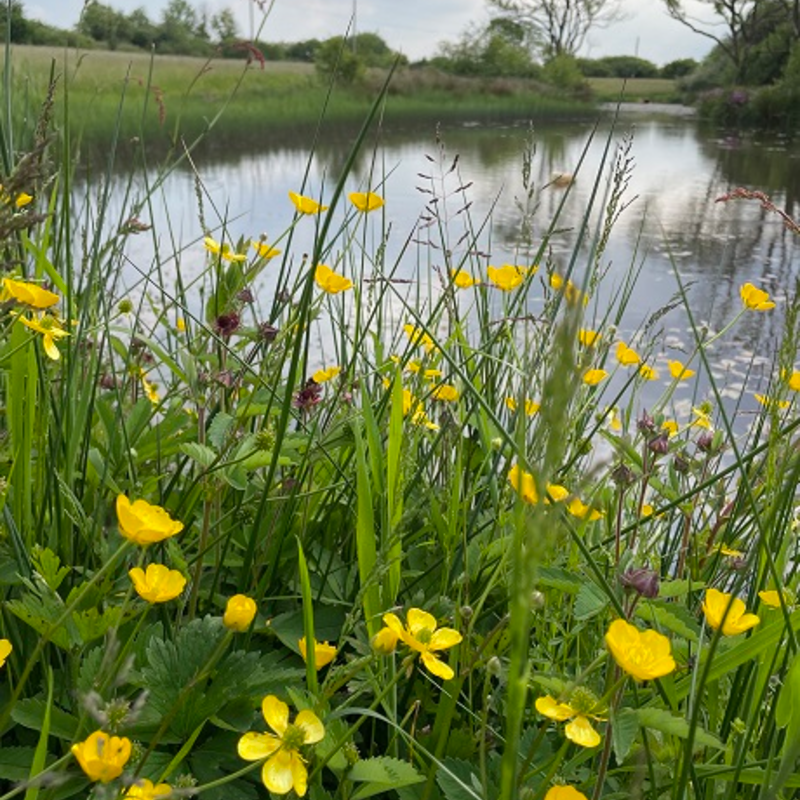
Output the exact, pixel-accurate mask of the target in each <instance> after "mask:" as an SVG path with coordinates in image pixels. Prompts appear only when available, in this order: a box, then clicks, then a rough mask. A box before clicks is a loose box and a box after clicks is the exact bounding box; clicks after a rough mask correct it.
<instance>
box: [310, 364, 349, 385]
mask: <svg viewBox="0 0 800 800" xmlns="http://www.w3.org/2000/svg"><path fill="white" fill-rule="evenodd" d="M341 371H342V368H341V367H327V368H326V369H318V370H317V371H316V372H315V373H314V374H313V375H312V376H311V377H312V379H313V380H314V383H325V382H326V381H330V380H333V379H334V378H335V377H336V376H337V375H338V374H339V373H340V372H341Z"/></svg>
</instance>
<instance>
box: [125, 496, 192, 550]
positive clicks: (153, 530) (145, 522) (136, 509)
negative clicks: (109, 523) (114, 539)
mask: <svg viewBox="0 0 800 800" xmlns="http://www.w3.org/2000/svg"><path fill="white" fill-rule="evenodd" d="M117 520H118V522H119V532H120V533H121V534H122V535H123V536H124V537H125V538H126V539H128V540H129V541H131V542H134V543H135V544H141V545H145V544H153V543H154V542H160V541H162V540H164V539H168V538H169V537H170V536H175V534H176V533H180V532H181V531H182V530H183V523H182V522H179V521H178V520H175V519H172V517H170V515H169V514H168V513H167V512H166V511H164V509H163V508H161V506H156V505H152V504H150V503H148V502H147V501H146V500H135V501H134V502H133V503H131V501H130V500H128V498H127V497H125V495H124V494H121V495H119V497H117Z"/></svg>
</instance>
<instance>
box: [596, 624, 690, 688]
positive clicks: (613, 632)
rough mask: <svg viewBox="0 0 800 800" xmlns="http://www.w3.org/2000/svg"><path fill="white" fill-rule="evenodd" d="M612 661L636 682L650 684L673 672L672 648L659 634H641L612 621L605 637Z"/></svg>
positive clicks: (635, 629) (647, 632)
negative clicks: (647, 682)
mask: <svg viewBox="0 0 800 800" xmlns="http://www.w3.org/2000/svg"><path fill="white" fill-rule="evenodd" d="M605 640H606V646H607V647H608V649H609V652H610V653H611V655H612V656H614V661H616V662H617V664H619V666H620V667H622V669H623V670H624V671H625V672H627V673H628V675H632V676H633V677H634V678H636V680H637V681H652V680H654V679H655V678H663V677H664V675H669V674H670V672H674V671H675V659H674V658H673V657H672V644H671V643H670V641H669V639H668V638H667V637H666V636H664V635H663V634H660V633H658V631H652V630H648V631H644V632H642V631H640V630H639V629H638V628H637V627H636V626H635V625H631V624H630V623H629V622H626V621H625V620H624V619H615V620H614V621H613V622H612V623H611V625H609V628H608V631H607V632H606V636H605Z"/></svg>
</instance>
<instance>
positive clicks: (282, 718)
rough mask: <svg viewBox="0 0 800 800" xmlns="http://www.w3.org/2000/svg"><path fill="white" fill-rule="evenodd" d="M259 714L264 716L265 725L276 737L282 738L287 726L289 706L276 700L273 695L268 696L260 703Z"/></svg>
mask: <svg viewBox="0 0 800 800" xmlns="http://www.w3.org/2000/svg"><path fill="white" fill-rule="evenodd" d="M261 713H262V714H263V715H264V719H265V720H266V721H267V725H269V726H270V728H272V730H274V731H275V733H277V734H278V736H283V734H284V733H285V732H286V726H287V725H288V724H289V706H287V705H286V703H284V702H282V701H281V700H278V698H277V697H275V695H274V694H269V695H267V696H266V697H265V698H264V699H263V700H262V701H261Z"/></svg>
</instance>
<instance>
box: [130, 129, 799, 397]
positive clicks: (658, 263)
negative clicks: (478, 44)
mask: <svg viewBox="0 0 800 800" xmlns="http://www.w3.org/2000/svg"><path fill="white" fill-rule="evenodd" d="M529 135H530V130H529V126H528V124H527V123H526V122H518V123H509V124H505V125H485V124H481V125H477V124H475V125H462V126H459V127H451V128H448V129H446V130H444V131H442V132H441V136H442V139H443V142H440V141H438V140H437V131H436V128H435V126H433V125H431V126H428V127H427V128H422V129H421V130H420V129H417V130H414V131H403V130H390V131H384V132H382V133H381V134H380V136H378V137H373V138H370V139H369V141H368V144H367V146H366V147H365V148H364V150H363V151H362V153H361V154H360V155H359V156H358V158H357V159H356V161H355V164H354V167H353V171H352V173H351V175H350V178H349V180H348V191H349V190H357V189H363V188H365V187H366V186H367V185H369V186H371V187H379V190H380V192H381V193H382V194H384V195H385V196H386V198H387V206H386V217H385V220H386V221H387V222H388V221H391V231H390V234H389V237H388V239H387V241H386V249H385V263H386V264H387V265H390V268H391V269H392V270H393V271H394V274H395V276H396V277H398V278H403V279H411V280H413V281H417V282H419V284H420V286H421V287H422V288H420V291H421V292H422V294H423V295H425V293H426V292H427V291H428V288H427V284H428V282H429V279H430V278H431V277H433V278H434V283H435V281H436V280H438V278H437V274H438V273H437V270H439V271H441V270H443V269H445V268H446V266H447V260H448V259H447V256H446V254H445V252H444V250H443V249H435V248H434V249H431V248H430V247H427V246H425V245H424V244H421V243H420V242H425V241H427V235H428V231H426V230H425V229H424V228H422V229H421V228H420V220H421V219H423V220H424V218H425V217H426V216H428V217H429V216H430V202H431V199H432V197H433V195H431V194H430V192H431V191H434V192H435V193H436V195H437V197H438V202H437V204H436V209H437V217H436V220H435V221H436V223H437V226H438V224H439V222H444V223H445V224H446V227H445V231H444V239H445V248H444V249H449V250H451V251H452V256H451V257H452V260H453V261H454V262H456V263H457V262H458V260H459V259H460V258H464V257H467V256H468V255H469V254H470V253H473V254H474V253H475V252H479V253H482V254H485V255H484V256H481V257H479V258H478V261H479V262H480V264H481V267H482V268H483V269H484V270H485V267H486V266H487V265H488V263H495V264H499V263H503V262H506V261H518V260H521V259H526V258H530V251H535V250H537V249H538V247H539V244H540V243H541V240H542V237H543V236H544V235H545V234H546V232H547V231H548V229H549V227H550V224H551V220H552V219H553V217H554V215H555V214H556V212H557V211H558V210H559V209H560V214H561V216H560V219H559V226H558V228H559V229H558V231H557V232H556V233H554V234H553V235H552V237H551V238H550V240H549V250H548V256H549V258H550V259H552V263H553V264H554V265H555V266H556V268H558V269H560V270H566V268H567V267H568V264H569V260H570V256H571V254H572V252H573V249H574V247H575V243H576V242H577V241H578V237H579V233H580V230H581V226H582V223H583V221H584V217H585V216H586V221H587V223H588V227H587V230H588V232H589V235H588V236H586V237H585V239H584V242H583V246H582V249H581V251H580V252H581V258H580V259H579V260H578V261H577V262H576V264H575V270H576V272H575V279H576V281H579V280H580V277H581V273H582V271H583V270H585V269H586V267H587V265H588V264H589V263H590V262H591V260H592V258H594V252H593V249H592V243H593V241H594V240H596V238H597V236H598V235H599V232H600V231H601V230H602V227H603V214H602V208H603V200H604V196H605V193H606V192H607V184H608V176H609V173H610V169H611V164H612V162H613V160H614V154H615V153H617V152H618V148H619V147H620V146H624V142H626V141H627V140H628V139H630V140H631V141H630V151H629V157H630V160H631V162H630V167H631V169H630V174H629V175H628V178H627V180H628V187H627V191H626V194H625V198H626V199H625V202H630V206H629V207H628V208H627V209H626V210H625V212H624V213H623V214H622V215H621V216H620V218H619V219H618V220H617V222H616V224H615V226H614V229H613V232H612V235H611V237H610V239H609V241H608V246H607V248H606V250H605V252H604V253H603V255H602V258H601V261H600V264H601V267H602V268H603V270H604V271H606V272H607V276H606V279H605V281H604V283H603V285H602V287H601V289H600V291H599V293H598V295H597V297H595V298H593V302H592V304H591V305H590V307H589V309H588V313H589V314H593V315H595V316H596V318H598V319H601V318H602V317H603V314H604V306H605V305H606V304H607V302H608V300H609V298H610V297H612V296H613V295H614V293H615V292H617V291H618V290H619V287H620V286H622V285H623V284H624V283H625V281H626V280H627V278H628V276H629V274H630V273H631V271H635V270H639V271H640V278H639V280H638V282H637V283H636V285H635V287H634V288H633V291H632V293H631V298H630V302H629V304H628V308H627V311H626V314H625V317H624V319H623V321H622V324H621V335H624V336H625V337H626V339H630V338H631V337H632V336H633V334H634V333H635V332H636V331H637V330H639V329H640V328H641V327H642V326H643V325H644V324H645V323H646V321H647V320H648V319H649V318H650V317H651V315H653V314H654V313H655V312H657V311H658V310H659V309H660V308H662V307H663V306H664V305H665V304H666V303H667V302H668V301H669V299H670V298H671V297H673V296H674V295H675V293H676V292H677V291H678V280H677V279H676V275H675V273H676V272H677V275H678V276H679V277H680V282H681V283H682V284H683V285H684V286H685V287H686V289H687V292H688V297H689V302H690V308H691V312H692V316H693V318H694V320H695V322H696V324H697V325H701V326H705V327H706V328H708V329H709V330H711V331H715V330H719V329H721V328H722V327H724V326H725V325H726V324H727V322H728V321H729V320H730V319H731V318H732V317H733V316H735V315H736V314H737V313H738V311H739V310H740V308H741V301H740V298H739V286H740V285H741V284H742V283H744V282H746V281H751V282H753V283H756V284H758V285H760V286H762V287H763V288H765V289H767V290H768V291H769V292H770V294H772V295H774V296H775V297H776V298H777V299H778V300H779V301H785V300H786V298H787V295H788V293H789V292H790V291H792V290H793V284H794V280H795V277H796V276H797V273H798V260H797V254H796V248H795V243H794V241H793V238H792V235H791V234H790V233H789V231H787V230H786V229H785V228H784V226H783V225H782V224H781V222H780V220H779V219H778V218H777V217H776V216H774V215H770V214H768V213H767V212H766V211H765V210H764V209H762V208H761V207H760V205H759V204H758V203H757V202H744V201H736V202H728V203H719V202H716V199H717V198H718V197H720V196H721V195H723V194H725V193H726V192H729V191H730V190H731V189H733V188H735V187H737V186H740V185H744V186H747V187H748V188H751V189H760V190H763V191H765V192H767V193H768V194H770V195H771V196H772V198H773V200H774V201H775V203H776V204H777V205H778V206H779V207H781V208H783V209H785V210H786V211H787V213H789V214H790V215H795V214H796V213H797V204H798V198H800V149H798V147H797V146H796V145H793V144H791V143H790V142H788V141H786V140H784V139H780V138H776V139H767V138H765V137H763V136H740V137H725V136H720V135H719V134H718V133H717V132H713V131H712V132H710V131H707V130H705V129H703V128H702V127H701V126H700V125H699V124H698V123H697V122H696V121H694V120H693V119H687V118H682V117H676V116H666V117H665V116H658V117H655V116H654V117H648V116H644V115H642V114H636V115H635V116H631V117H626V116H624V115H623V117H622V118H621V119H620V120H618V122H617V125H616V128H615V129H614V130H611V129H610V123H609V121H608V120H606V121H603V122H601V123H600V124H599V125H598V127H597V129H596V130H595V129H594V125H593V124H592V123H587V122H585V121H576V122H571V123H560V124H558V125H553V124H550V125H541V126H536V127H535V128H534V130H533V142H534V146H535V152H534V155H533V160H532V161H531V165H530V167H531V174H530V178H531V181H532V183H533V185H534V187H535V191H534V193H533V195H532V198H531V203H530V204H529V205H528V211H529V212H531V215H530V218H529V219H528V218H527V217H526V214H525V211H524V208H525V206H526V190H525V186H524V182H523V159H522V153H523V151H524V150H525V147H526V140H527V138H528V137H529ZM353 136H354V133H353V132H352V131H348V130H342V129H340V128H335V127H331V128H325V129H323V130H322V131H321V133H320V136H319V139H318V141H317V144H316V148H315V151H314V156H313V158H311V159H309V147H310V144H309V142H308V141H307V140H304V141H299V140H297V141H285V140H270V139H268V138H265V139H264V141H263V143H262V147H261V148H260V149H253V150H250V151H247V152H234V151H232V150H210V151H206V152H198V153H197V154H195V160H194V163H195V166H196V169H197V179H198V180H199V181H200V184H201V186H202V195H203V197H204V200H203V207H202V215H203V217H204V219H205V221H206V224H207V225H208V226H209V227H212V228H215V229H216V230H221V229H224V230H225V231H226V232H227V235H228V236H229V237H231V238H233V239H234V240H235V239H237V238H238V237H239V236H245V237H248V238H249V237H257V236H259V235H260V234H262V233H263V234H265V235H266V236H267V237H268V238H269V240H270V241H274V239H275V238H276V237H277V236H279V234H280V233H281V232H282V231H284V230H286V228H287V226H288V225H289V223H290V221H291V218H292V210H293V209H292V207H291V205H290V203H289V201H288V199H287V192H288V191H289V190H293V191H298V190H300V189H301V182H302V176H303V175H304V174H306V172H307V183H306V186H305V192H306V193H307V194H310V195H313V196H320V197H323V198H327V197H329V196H330V195H331V193H332V189H333V186H334V184H335V183H336V181H337V180H338V179H339V177H340V175H341V174H342V170H343V169H344V167H345V164H346V161H347V158H348V153H349V149H350V146H351V144H352V141H353ZM456 155H458V156H459V159H458V164H457V168H456V169H455V170H454V171H453V172H452V173H451V172H449V170H450V168H451V166H452V163H453V161H454V159H455V156H456ZM622 158H623V160H624V158H625V154H624V153H623V154H622ZM581 162H582V163H581ZM579 164H581V166H580V169H578V165H579ZM559 172H568V173H574V172H577V178H576V180H575V183H574V184H573V185H571V186H570V187H569V189H568V191H565V190H564V189H557V188H555V187H553V186H552V185H550V186H548V184H549V183H550V180H551V177H552V175H553V174H554V173H559ZM598 174H600V176H601V179H600V180H599V181H596V176H597V175H598ZM465 185H468V186H469V188H468V189H463V187H464V186H465ZM120 202H121V201H120ZM467 204H470V205H469V207H468V210H464V209H465V206H466V205H467ZM426 209H427V210H426ZM345 212H346V209H345V208H344V207H342V209H340V210H339V214H340V215H342V214H344V213H345ZM152 217H153V218H154V219H156V220H162V221H163V220H166V219H168V220H169V224H170V228H171V234H170V237H168V236H167V233H166V231H162V233H161V236H162V237H163V238H162V239H161V240H158V241H156V242H155V243H154V242H152V241H148V240H146V239H145V238H140V239H136V240H134V243H133V244H132V246H131V248H130V250H129V252H128V256H129V258H130V261H131V264H132V269H131V271H130V274H129V275H128V276H127V279H128V281H129V283H135V282H136V281H137V280H138V275H139V271H142V272H149V271H150V265H151V264H152V263H154V262H156V261H158V260H159V258H160V257H159V255H158V254H159V253H164V252H171V247H170V245H171V241H170V239H171V240H174V241H177V242H179V243H180V244H181V247H182V248H183V249H182V250H181V252H180V253H179V256H178V258H177V259H176V262H175V264H174V265H173V266H180V269H181V270H182V272H183V273H184V276H185V277H186V275H189V276H191V275H192V274H196V272H197V271H198V269H199V267H200V265H201V264H202V263H203V258H204V255H203V251H202V246H201V243H200V239H201V236H200V231H201V229H202V226H201V222H200V217H201V214H200V206H199V204H198V200H197V184H196V176H195V175H194V174H193V173H192V171H190V170H189V169H188V168H181V169H179V170H177V171H176V172H175V173H174V174H173V175H172V176H170V178H169V179H168V180H167V181H166V182H165V183H164V184H163V186H162V187H161V190H160V192H159V194H158V196H157V197H156V198H154V205H153V208H152ZM383 221H384V220H382V219H381V217H380V216H377V215H376V216H374V218H373V217H371V218H370V220H369V224H370V225H371V226H372V227H371V228H370V233H369V238H368V242H369V243H371V246H373V247H374V248H375V249H377V247H378V245H379V244H380V242H381V232H382V224H383ZM527 223H530V225H529V232H530V234H531V236H532V239H531V244H530V247H529V248H527V249H526V248H520V242H521V239H520V234H521V230H522V229H523V228H526V225H527ZM314 226H315V220H313V219H310V218H309V219H303V220H301V221H300V223H299V224H298V226H297V227H296V229H295V232H294V234H293V240H292V247H291V250H290V252H288V253H287V254H286V257H287V259H288V262H289V263H291V264H293V265H295V266H296V265H298V264H299V263H301V261H302V258H303V254H305V253H309V252H310V251H311V248H312V245H313V237H314ZM334 229H335V226H334ZM476 232H477V233H476ZM438 236H439V232H438V231H437V233H436V236H435V237H434V239H435V240H437V241H438V239H437V237H438ZM336 252H337V251H336V248H334V251H333V253H332V258H335V256H336ZM260 290H261V291H262V292H266V293H268V292H269V291H270V279H269V276H267V279H266V282H265V284H264V285H263V286H261V287H260ZM431 291H432V290H431ZM499 302H500V301H499V299H498V303H499ZM532 303H533V306H534V307H535V304H536V300H535V298H534V299H533V300H532ZM689 327H690V326H689V320H688V319H687V317H686V315H685V314H684V313H683V312H682V311H680V310H675V311H672V312H670V314H669V315H667V316H666V317H665V318H664V319H663V320H660V321H659V324H658V325H657V326H656V327H655V328H654V330H656V331H658V336H657V337H656V339H657V341H656V348H657V350H658V352H659V355H660V357H661V360H662V366H663V362H664V360H665V359H666V358H667V357H669V358H673V357H679V358H683V357H685V355H686V354H688V353H689V352H691V350H692V335H691V332H690V331H689ZM782 329H783V313H782V311H781V310H780V306H779V309H778V311H776V312H773V313H770V314H757V313H753V314H748V315H746V316H744V317H743V318H742V319H741V320H740V322H739V323H738V324H737V326H736V327H735V329H734V330H732V331H731V332H730V333H729V334H728V335H727V336H726V337H725V339H724V340H721V341H720V342H719V344H718V345H717V350H716V352H715V363H716V364H717V365H718V367H717V368H718V370H719V372H720V375H722V376H723V377H724V379H725V381H727V382H728V384H729V387H728V393H729V394H736V393H737V392H740V391H741V390H742V388H743V386H744V383H745V380H746V379H751V380H752V379H754V378H759V377H769V375H770V374H771V373H772V367H771V365H770V364H768V363H761V362H760V361H759V359H758V357H757V356H758V354H759V353H770V352H772V348H773V346H774V344H775V343H776V342H777V341H779V339H780V337H781V334H782ZM731 387H733V388H731ZM706 390H707V387H706V385H705V384H703V383H701V384H700V386H699V392H700V394H702V393H703V392H705V391H706ZM682 391H689V390H688V389H685V390H682ZM745 405H746V406H749V407H750V408H752V407H753V406H754V403H753V402H752V401H751V400H750V399H745Z"/></svg>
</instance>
